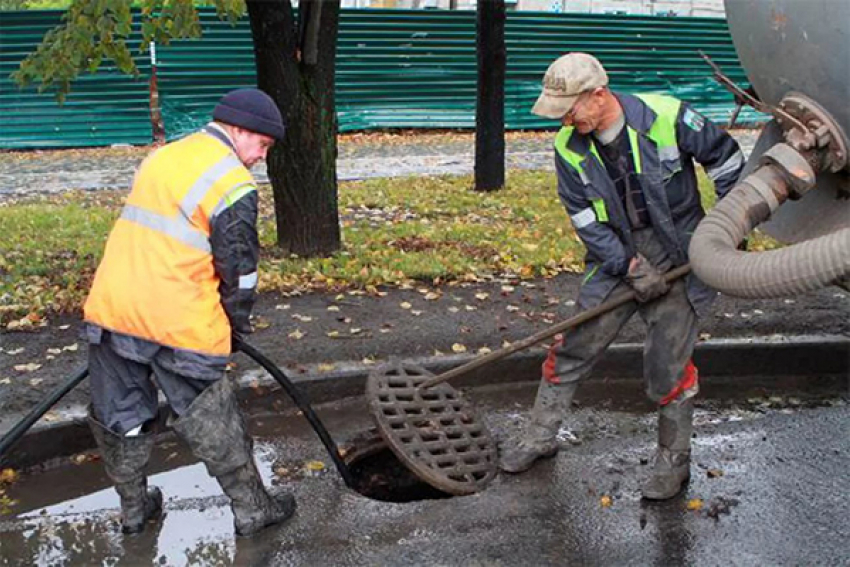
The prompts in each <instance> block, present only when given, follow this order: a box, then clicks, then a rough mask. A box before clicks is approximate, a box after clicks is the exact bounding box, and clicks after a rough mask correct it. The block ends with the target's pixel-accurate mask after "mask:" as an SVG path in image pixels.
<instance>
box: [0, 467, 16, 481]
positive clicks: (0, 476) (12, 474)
mask: <svg viewBox="0 0 850 567" xmlns="http://www.w3.org/2000/svg"><path fill="white" fill-rule="evenodd" d="M19 477H20V475H19V474H18V472H17V471H16V470H15V469H3V470H2V471H0V484H12V483H13V482H16V481H17V480H18V478H19Z"/></svg>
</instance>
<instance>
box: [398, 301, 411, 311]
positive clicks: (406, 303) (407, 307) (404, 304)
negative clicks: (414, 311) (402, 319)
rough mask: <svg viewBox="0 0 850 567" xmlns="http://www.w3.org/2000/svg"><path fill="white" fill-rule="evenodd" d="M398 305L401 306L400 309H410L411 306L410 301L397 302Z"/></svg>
mask: <svg viewBox="0 0 850 567" xmlns="http://www.w3.org/2000/svg"><path fill="white" fill-rule="evenodd" d="M398 306H399V307H401V308H402V309H410V308H411V307H413V306H412V305H411V304H410V303H408V302H406V301H403V302H402V303H399V304H398Z"/></svg>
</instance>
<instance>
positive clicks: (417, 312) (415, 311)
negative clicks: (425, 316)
mask: <svg viewBox="0 0 850 567" xmlns="http://www.w3.org/2000/svg"><path fill="white" fill-rule="evenodd" d="M410 313H411V315H414V316H415V317H419V316H420V315H422V312H421V311H417V310H416V309H411V310H410Z"/></svg>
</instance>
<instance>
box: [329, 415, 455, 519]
mask: <svg viewBox="0 0 850 567" xmlns="http://www.w3.org/2000/svg"><path fill="white" fill-rule="evenodd" d="M340 449H341V450H342V452H343V454H344V455H345V457H344V459H345V463H346V464H347V465H348V469H349V471H350V472H351V476H352V477H353V478H354V486H353V487H352V488H354V490H356V491H357V492H359V493H360V494H362V495H363V496H366V497H367V498H372V499H373V500H381V501H384V502H401V503H404V502H415V501H417V500H439V499H442V498H451V497H452V496H453V495H452V494H449V493H447V492H444V491H442V490H439V489H437V488H434V487H433V486H431V485H430V484H428V483H427V482H425V481H423V480H422V479H420V478H419V477H418V476H416V475H415V474H413V472H412V471H411V470H410V469H408V468H407V467H406V466H404V464H403V463H402V462H401V461H399V460H398V457H396V456H395V453H393V452H392V451H391V450H390V448H389V447H388V446H387V444H386V442H385V441H384V440H383V439H382V438H381V436H380V435H379V434H378V430H377V428H372V429H370V430H368V431H366V432H363V433H361V434H359V435H357V436H356V437H354V438H353V439H351V440H350V441H348V442H347V443H344V444H343V446H342V447H340Z"/></svg>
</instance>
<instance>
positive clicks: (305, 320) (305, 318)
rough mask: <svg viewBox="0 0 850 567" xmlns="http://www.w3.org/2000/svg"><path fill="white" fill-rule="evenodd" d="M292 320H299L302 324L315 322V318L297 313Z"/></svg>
mask: <svg viewBox="0 0 850 567" xmlns="http://www.w3.org/2000/svg"><path fill="white" fill-rule="evenodd" d="M292 318H293V319H297V320H298V321H301V322H302V323H309V322H310V321H312V320H313V318H312V317H310V316H309V315H301V314H299V313H296V314H295V315H293V316H292Z"/></svg>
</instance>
